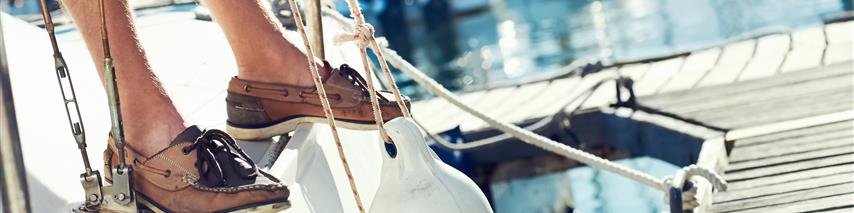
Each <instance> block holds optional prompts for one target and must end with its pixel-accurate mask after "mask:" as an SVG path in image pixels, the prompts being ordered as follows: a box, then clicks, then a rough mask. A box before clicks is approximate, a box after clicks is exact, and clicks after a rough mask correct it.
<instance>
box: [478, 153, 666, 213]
mask: <svg viewBox="0 0 854 213" xmlns="http://www.w3.org/2000/svg"><path fill="white" fill-rule="evenodd" d="M616 163H618V164H620V165H623V166H627V167H630V168H633V169H637V170H641V171H644V172H646V173H648V174H650V175H652V176H655V177H657V178H664V177H667V176H670V175H673V174H674V173H675V172H676V171H677V170H678V169H679V168H678V167H676V166H673V165H671V164H669V163H667V162H664V161H661V160H658V159H654V158H649V157H638V158H630V159H624V160H618V161H616ZM490 187H491V189H492V200H493V203H494V204H495V206H494V207H495V212H497V213H504V212H570V211H572V210H574V212H638V213H640V212H650V213H652V212H666V211H668V208H669V207H668V206H667V205H665V204H664V200H663V198H664V193H662V192H659V191H657V190H655V189H652V188H650V187H647V186H644V185H640V184H638V183H637V182H634V181H632V180H629V179H627V178H625V177H622V176H619V175H616V174H613V173H610V172H605V171H602V170H599V169H593V168H590V167H579V168H573V169H569V170H566V171H563V172H557V173H554V174H549V175H544V176H539V177H534V178H528V179H515V180H512V181H504V182H497V183H493V184H492V185H491V186H490ZM569 207H571V208H569Z"/></svg>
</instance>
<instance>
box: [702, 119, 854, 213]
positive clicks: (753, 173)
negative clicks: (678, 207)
mask: <svg viewBox="0 0 854 213" xmlns="http://www.w3.org/2000/svg"><path fill="white" fill-rule="evenodd" d="M852 125H854V121H852V120H846V121H842V122H835V123H827V124H822V125H818V126H807V127H803V128H798V129H793V130H786V131H781V132H777V133H771V134H766V135H761V136H756V137H753V138H745V139H740V140H736V141H734V144H735V146H734V148H733V150H732V151H731V153H730V156H729V158H730V160H731V161H730V164H729V165H728V166H727V167H726V168H725V170H726V172H725V173H726V174H725V175H724V177H725V178H726V179H727V181H728V182H730V184H729V190H728V191H725V192H721V193H718V194H716V195H715V196H714V204H713V205H712V208H711V209H712V211H713V212H781V211H782V212H793V211H798V212H805V211H817V210H837V209H840V208H849V207H852V206H854V132H852V129H851V127H852ZM742 141H744V142H746V143H747V144H743V145H742V144H740V143H741V142H742Z"/></svg>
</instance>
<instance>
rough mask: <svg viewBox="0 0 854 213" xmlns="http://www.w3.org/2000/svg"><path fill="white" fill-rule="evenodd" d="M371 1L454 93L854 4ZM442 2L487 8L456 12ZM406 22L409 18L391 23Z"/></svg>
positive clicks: (775, 25) (794, 22)
mask: <svg viewBox="0 0 854 213" xmlns="http://www.w3.org/2000/svg"><path fill="white" fill-rule="evenodd" d="M365 2H374V3H376V4H381V6H373V7H370V8H374V9H373V10H372V11H370V12H369V13H370V14H381V13H393V14H394V15H386V16H378V17H374V18H373V19H372V20H371V22H372V23H373V24H374V25H375V26H377V28H378V30H379V31H380V32H381V33H384V34H385V35H386V36H388V37H389V38H390V39H393V40H392V41H391V42H390V43H391V46H392V48H395V49H397V50H398V51H399V52H401V53H402V54H403V55H404V57H406V58H407V59H409V60H410V61H412V62H414V63H415V64H416V66H417V67H419V68H420V69H422V70H424V71H425V72H427V73H428V74H430V75H432V76H433V77H435V78H436V79H437V80H439V81H440V82H441V83H443V84H445V85H446V86H448V87H450V88H453V89H464V88H467V87H473V86H478V85H483V84H488V83H493V82H496V81H505V80H514V79H519V78H522V77H524V76H527V75H531V74H534V73H543V72H553V71H556V70H557V69H559V68H561V67H563V66H566V65H568V64H569V63H571V62H573V61H576V60H604V61H624V60H631V59H641V58H649V57H654V56H662V55H668V54H673V53H677V52H682V51H690V50H695V49H700V48H705V47H709V46H714V45H719V44H721V43H725V42H728V41H731V40H734V39H739V38H742V37H744V36H749V35H750V34H755V33H758V32H763V31H781V30H789V29H799V28H803V27H807V26H811V25H819V24H821V23H822V22H823V20H826V19H828V18H829V17H832V16H835V15H838V14H840V13H842V12H844V11H845V10H846V8H847V10H850V8H851V0H601V1H592V0H457V1H452V2H453V3H450V5H448V6H447V7H442V5H441V4H438V5H439V6H435V5H436V4H432V5H431V4H429V3H431V2H435V1H429V0H408V1H403V3H402V4H403V6H396V5H395V2H397V1H393V0H388V1H379V0H375V1H365ZM396 7H402V8H404V9H402V10H401V11H403V12H395V8H396ZM424 8H432V10H425V9H424ZM437 8H438V9H437ZM442 8H445V9H447V10H450V11H457V12H460V11H472V8H482V10H474V12H468V13H464V14H458V15H456V16H454V15H452V12H442ZM401 18H403V19H404V20H406V21H402V22H401V21H396V22H395V21H389V20H400V19H401ZM597 20H599V23H598V24H597ZM383 22H385V23H383ZM389 22H391V23H389ZM597 34H598V35H597ZM395 40H397V41H395ZM399 78H401V79H402V80H401V82H404V83H406V77H405V76H403V75H400V77H399ZM407 92H408V93H410V94H416V95H417V94H419V93H421V92H423V91H421V90H419V89H414V88H410V87H408V88H407Z"/></svg>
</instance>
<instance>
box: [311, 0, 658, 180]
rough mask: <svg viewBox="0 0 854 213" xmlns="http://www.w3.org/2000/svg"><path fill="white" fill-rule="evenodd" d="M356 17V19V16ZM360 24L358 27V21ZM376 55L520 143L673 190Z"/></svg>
mask: <svg viewBox="0 0 854 213" xmlns="http://www.w3.org/2000/svg"><path fill="white" fill-rule="evenodd" d="M348 1H351V0H348ZM326 12H327V14H331V15H332V16H331V17H334V18H335V20H337V21H341V22H342V24H343V26H347V27H350V29H351V30H358V26H355V27H354V26H353V25H350V24H349V23H346V21H345V20H346V18H344V17H343V16H341V15H340V14H337V13H335V12H331V11H326ZM336 14H337V15H336ZM359 15H361V14H359ZM354 17H355V13H354ZM356 22H357V23H358V20H357V21H356ZM373 48H377V47H373ZM374 51H375V52H382V53H384V55H386V56H388V57H387V58H385V60H386V61H387V62H388V63H390V64H391V65H392V66H394V67H396V68H398V69H400V70H401V71H402V72H403V73H406V74H407V75H408V76H409V77H410V78H412V80H414V81H415V82H417V83H418V84H419V85H421V86H423V87H424V88H425V89H427V91H430V93H433V94H434V95H436V96H439V97H441V98H444V99H445V100H447V101H448V102H450V103H451V104H453V105H455V106H457V107H459V108H460V109H462V110H463V111H466V112H468V113H470V114H472V115H474V116H475V117H477V118H479V119H481V120H483V121H484V122H486V123H487V124H488V125H490V126H493V127H495V128H496V129H499V130H501V131H503V132H505V133H508V134H510V135H512V136H514V137H516V138H519V139H520V140H522V141H524V142H526V143H529V144H531V145H534V146H537V147H540V148H542V149H545V150H547V151H550V152H553V153H556V154H559V155H561V156H564V157H567V158H570V159H574V160H577V161H580V162H582V163H585V164H588V165H590V166H593V167H597V168H601V169H604V170H608V171H611V172H614V173H617V174H619V175H622V176H625V177H627V178H630V179H632V180H636V181H638V182H641V183H643V184H644V185H647V186H650V187H652V188H655V189H658V190H660V191H663V192H664V191H667V190H668V187H669V186H668V185H667V184H665V183H664V182H663V181H661V180H658V179H657V178H655V177H653V176H650V175H648V174H644V173H641V172H638V171H636V170H633V169H631V168H628V167H625V166H622V165H619V164H616V163H613V162H610V161H608V160H605V159H602V158H600V157H597V156H595V155H591V154H589V153H586V152H583V151H581V150H578V149H575V148H572V147H569V146H566V145H564V144H561V143H559V142H556V141H553V140H551V139H548V138H546V137H543V136H540V135H537V134H535V133H533V132H531V131H528V130H524V129H522V128H520V127H518V126H515V125H512V124H509V123H506V122H502V121H498V120H496V119H494V118H492V117H490V116H488V115H486V114H483V113H482V112H480V111H478V110H476V109H474V108H472V107H470V106H468V105H466V104H465V103H463V102H462V101H461V100H460V99H459V97H457V96H456V95H454V94H453V93H452V92H451V91H448V89H446V88H444V87H443V86H442V85H441V84H439V83H438V82H436V81H435V80H433V79H432V78H430V77H429V76H427V75H425V74H424V73H422V72H421V71H419V70H418V69H417V68H415V66H413V65H412V64H410V63H409V62H407V61H406V60H404V59H403V58H402V57H401V56H400V55H398V54H397V53H396V52H395V51H394V50H391V49H388V48H377V49H374ZM381 60H382V59H381ZM449 145H450V143H449Z"/></svg>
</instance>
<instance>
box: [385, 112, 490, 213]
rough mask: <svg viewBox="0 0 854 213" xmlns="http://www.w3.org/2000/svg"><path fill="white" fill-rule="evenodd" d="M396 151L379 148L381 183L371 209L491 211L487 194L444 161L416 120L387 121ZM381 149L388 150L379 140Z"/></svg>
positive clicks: (397, 210) (472, 212) (448, 212)
mask: <svg viewBox="0 0 854 213" xmlns="http://www.w3.org/2000/svg"><path fill="white" fill-rule="evenodd" d="M385 128H386V130H388V134H389V137H391V139H392V140H393V141H394V144H395V147H396V150H397V155H396V156H394V157H392V156H389V154H388V152H380V154H381V155H382V156H383V157H382V161H383V162H382V167H381V170H380V186H379V189H378V190H377V192H376V194H375V196H374V199H373V203H372V205H371V207H370V212H371V213H383V212H393V213H400V212H443V213H453V212H466V213H478V212H492V208H490V206H489V202H487V200H486V196H484V195H483V193H482V192H481V191H480V189H479V188H478V187H477V185H476V184H475V183H474V181H472V180H471V179H469V178H468V177H467V176H466V175H464V174H463V173H462V172H460V171H457V170H456V169H454V168H453V167H451V166H449V165H447V164H445V163H444V162H442V160H440V159H439V158H438V157H437V156H436V154H435V153H433V151H432V150H431V149H430V148H429V147H427V143H426V141H425V140H424V135H422V134H421V131H420V130H419V128H418V127H417V126H416V125H415V123H414V122H413V121H411V120H409V119H406V118H396V119H394V120H391V121H389V122H387V123H386V124H385ZM380 146H381V147H380V150H386V149H385V144H380Z"/></svg>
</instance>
